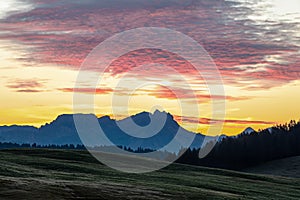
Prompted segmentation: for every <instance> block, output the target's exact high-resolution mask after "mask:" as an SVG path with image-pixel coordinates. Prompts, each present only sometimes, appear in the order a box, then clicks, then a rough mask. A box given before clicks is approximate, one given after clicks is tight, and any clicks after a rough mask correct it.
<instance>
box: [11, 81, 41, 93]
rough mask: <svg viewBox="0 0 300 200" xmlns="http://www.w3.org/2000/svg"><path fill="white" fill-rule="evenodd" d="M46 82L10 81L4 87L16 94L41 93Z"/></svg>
mask: <svg viewBox="0 0 300 200" xmlns="http://www.w3.org/2000/svg"><path fill="white" fill-rule="evenodd" d="M45 82H46V80H42V79H14V80H10V81H9V82H8V83H7V85H6V87H7V88H10V89H13V90H14V91H16V92H28V93H33V92H43V91H45V90H44V83H45Z"/></svg>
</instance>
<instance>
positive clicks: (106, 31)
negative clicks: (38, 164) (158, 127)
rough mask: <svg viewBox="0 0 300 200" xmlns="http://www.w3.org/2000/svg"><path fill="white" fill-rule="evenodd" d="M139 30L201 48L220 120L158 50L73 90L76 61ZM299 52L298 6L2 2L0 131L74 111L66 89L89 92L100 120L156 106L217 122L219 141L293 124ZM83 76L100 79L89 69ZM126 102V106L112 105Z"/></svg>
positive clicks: (299, 110)
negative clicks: (214, 72) (217, 88)
mask: <svg viewBox="0 0 300 200" xmlns="http://www.w3.org/2000/svg"><path fill="white" fill-rule="evenodd" d="M141 27H160V28H167V29H171V30H174V31H178V32H180V33H182V34H185V35H187V36H189V37H190V38H192V39H193V40H195V41H197V42H198V43H199V44H200V45H201V46H202V47H203V48H204V49H205V50H206V51H207V53H208V54H209V55H210V57H211V58H212V60H213V61H214V63H215V65H216V67H217V69H218V73H220V75H221V77H222V83H223V87H224V94H225V96H224V98H225V102H226V110H225V113H226V116H225V118H224V120H223V119H215V118H213V114H212V102H213V99H218V98H220V97H219V96H214V95H212V91H210V90H209V87H208V86H207V84H206V80H205V79H204V78H203V77H201V76H199V75H197V74H196V73H195V69H194V68H193V66H192V65H191V63H189V62H188V61H187V60H185V59H184V58H182V57H181V56H180V55H177V54H174V53H172V52H168V51H165V50H161V49H140V50H135V51H131V52H128V53H126V54H124V55H122V56H120V57H118V58H116V59H115V60H114V61H113V62H112V63H111V64H110V65H109V66H108V68H107V70H106V71H105V73H103V74H101V80H102V81H101V83H99V84H98V85H96V86H94V87H93V85H91V84H90V82H89V80H86V82H83V83H80V84H81V87H80V88H75V87H76V86H75V85H76V84H77V82H76V81H77V77H78V73H79V70H80V68H81V66H82V63H83V62H84V61H85V60H86V57H87V56H88V55H89V54H90V52H91V51H92V50H93V49H94V48H95V47H96V46H97V45H99V44H101V43H102V42H103V41H105V40H107V39H108V38H110V37H113V36H114V35H115V34H118V33H122V32H123V31H127V30H131V29H135V28H141ZM172 42H173V44H174V42H176V39H174V38H173V39H172V38H170V44H172ZM135 43H137V41H132V44H135ZM119 45H122V42H120V44H119ZM120 47H121V46H120ZM299 47H300V3H299V1H298V0H285V1H282V0H259V1H258V0H252V1H248V0H230V1H229V0H198V1H197V0H186V1H183V0H147V1H146V0H99V1H96V0H85V1H79V0H60V1H59V0H23V1H20V0H6V1H1V2H0V60H1V62H0V82H1V84H0V94H1V98H0V101H1V104H0V113H1V114H0V125H11V124H20V125H25V124H26V125H34V126H37V127H39V126H41V125H43V124H45V123H49V122H51V121H52V120H54V119H55V118H56V117H57V116H58V115H60V114H63V113H73V112H74V111H73V102H74V99H73V96H74V91H75V90H76V91H77V92H79V93H82V94H83V95H93V97H94V99H95V101H94V102H95V104H94V105H93V106H94V108H95V114H96V115H97V116H99V117H100V116H103V115H110V116H111V117H112V118H116V119H119V118H124V117H126V116H129V115H132V114H136V113H139V112H141V111H153V110H155V109H156V108H159V109H162V110H165V111H167V112H170V113H172V114H173V115H174V117H175V119H176V120H178V121H179V122H180V123H182V125H183V127H185V128H187V129H189V130H191V131H195V132H202V133H204V134H206V133H207V130H208V128H209V127H210V126H211V124H214V123H220V122H221V121H223V122H224V126H223V129H222V131H221V133H218V134H227V135H235V134H238V133H240V132H241V131H242V130H244V129H245V128H246V127H249V126H251V127H253V128H254V129H256V130H257V129H263V128H267V127H270V126H273V125H275V124H279V123H285V122H289V121H290V120H292V119H294V120H299V119H300V115H299V114H300V106H299V102H300V92H299V91H300V66H299V65H300V48H299ZM187 48H188V47H187ZM117 50H118V46H117V47H116V48H115V51H116V52H117ZM116 52H113V51H110V52H106V53H107V54H114V53H116ZM191 53H192V52H191ZM95 62H96V61H95ZM153 63H154V64H153ZM140 66H142V67H140ZM170 68H172V69H174V70H170ZM208 70H209V69H207V68H206V67H205V66H204V67H203V68H202V72H203V73H205V72H206V71H208ZM85 73H87V74H90V76H91V77H92V76H99V71H97V68H96V67H95V66H94V67H93V66H91V67H90V68H87V69H86V72H85ZM178 74H179V75H178ZM97 78H98V77H97ZM122 81H123V82H122ZM124 81H125V84H124ZM149 82H150V83H152V84H148V83H149ZM120 83H121V84H120ZM145 83H147V84H145ZM162 83H163V84H162ZM118 84H119V87H118V88H117V86H118ZM120 85H121V86H122V87H120ZM133 86H136V87H135V88H133ZM125 97H127V98H128V99H129V100H128V101H126V103H128V105H126V106H125V105H124V104H122V103H118V102H119V101H125V100H126V98H125ZM113 98H115V99H116V100H115V99H114V101H115V102H114V103H113V102H112V99H113ZM195 107H196V108H197V109H198V110H199V114H197V115H195V114H194V113H195V112H193V111H194V109H195ZM183 109H185V110H184V111H183ZM183 122H184V123H183Z"/></svg>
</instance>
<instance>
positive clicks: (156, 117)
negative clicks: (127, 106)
mask: <svg viewBox="0 0 300 200" xmlns="http://www.w3.org/2000/svg"><path fill="white" fill-rule="evenodd" d="M74 116H76V117H81V119H83V120H85V119H88V117H93V118H96V116H95V115H88V114H63V115H59V116H58V117H57V118H56V119H55V120H54V121H52V122H51V123H47V124H45V125H43V126H41V127H40V128H36V127H33V126H17V125H13V126H0V142H12V143H19V144H22V143H29V144H33V143H36V144H40V145H48V144H56V145H62V144H74V145H76V144H82V141H81V139H80V137H79V135H78V132H77V130H76V126H75V124H74ZM97 121H98V122H99V125H100V127H101V128H102V130H103V132H104V134H105V136H106V137H107V138H108V139H109V141H110V142H111V143H113V144H114V145H118V146H126V147H130V148H132V149H137V148H139V147H140V148H145V149H146V148H148V149H152V150H157V149H160V148H162V147H164V146H165V145H167V144H169V143H170V141H172V140H173V139H174V138H175V137H176V134H178V132H180V133H181V134H182V135H184V137H185V138H194V139H193V140H192V141H193V142H192V144H191V147H192V148H199V147H201V145H202V143H203V140H204V137H205V136H204V135H202V134H200V133H194V132H190V131H188V130H185V129H184V128H182V127H181V126H180V125H179V124H178V123H177V122H176V121H175V120H174V118H173V116H172V115H171V114H170V113H166V112H164V111H162V112H161V111H159V110H156V111H155V112H153V113H150V112H141V113H138V114H136V115H133V116H131V117H128V118H125V119H122V120H114V119H111V118H110V117H109V116H103V117H100V118H97ZM89 128H91V127H87V128H86V129H87V132H89ZM153 133H154V134H153ZM175 139H176V138H175ZM180 140H184V139H182V138H181V139H180ZM180 142H182V141H178V142H177V143H178V145H179V144H180ZM111 143H106V142H104V141H101V140H100V139H99V140H95V141H93V143H92V145H93V146H106V145H111ZM174 150H175V149H174Z"/></svg>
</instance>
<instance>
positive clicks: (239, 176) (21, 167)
mask: <svg viewBox="0 0 300 200" xmlns="http://www.w3.org/2000/svg"><path fill="white" fill-rule="evenodd" d="M0 157H1V162H0V197H1V199H16V198H18V199H20V197H22V198H23V199H41V198H43V199H78V198H98V199H99V198H101V199H116V198H121V197H122V199H270V198H273V199H299V198H300V179H292V178H283V177H275V176H266V175H254V174H248V173H240V172H234V171H228V170H219V169H210V168H202V167H195V166H188V165H181V164H173V165H171V166H169V167H167V168H165V169H162V170H159V171H156V172H151V173H146V174H125V173H121V172H118V171H115V170H112V169H110V168H108V167H106V166H104V165H101V164H100V163H98V162H97V161H96V160H95V159H94V158H93V157H91V156H90V155H89V154H88V153H87V152H86V151H79V150H47V149H44V150H41V149H22V150H12V149H11V150H1V151H0Z"/></svg>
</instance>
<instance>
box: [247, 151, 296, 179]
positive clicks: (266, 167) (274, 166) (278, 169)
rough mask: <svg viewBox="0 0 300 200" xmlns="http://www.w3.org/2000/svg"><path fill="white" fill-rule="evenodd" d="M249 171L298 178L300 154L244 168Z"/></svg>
mask: <svg viewBox="0 0 300 200" xmlns="http://www.w3.org/2000/svg"><path fill="white" fill-rule="evenodd" d="M244 171H245V172H249V173H258V174H270V175H276V176H287V177H296V178H300V156H295V157H290V158H284V159H280V160H274V161H270V162H267V163H264V164H262V165H258V166H255V167H252V168H248V169H246V170H244Z"/></svg>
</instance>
